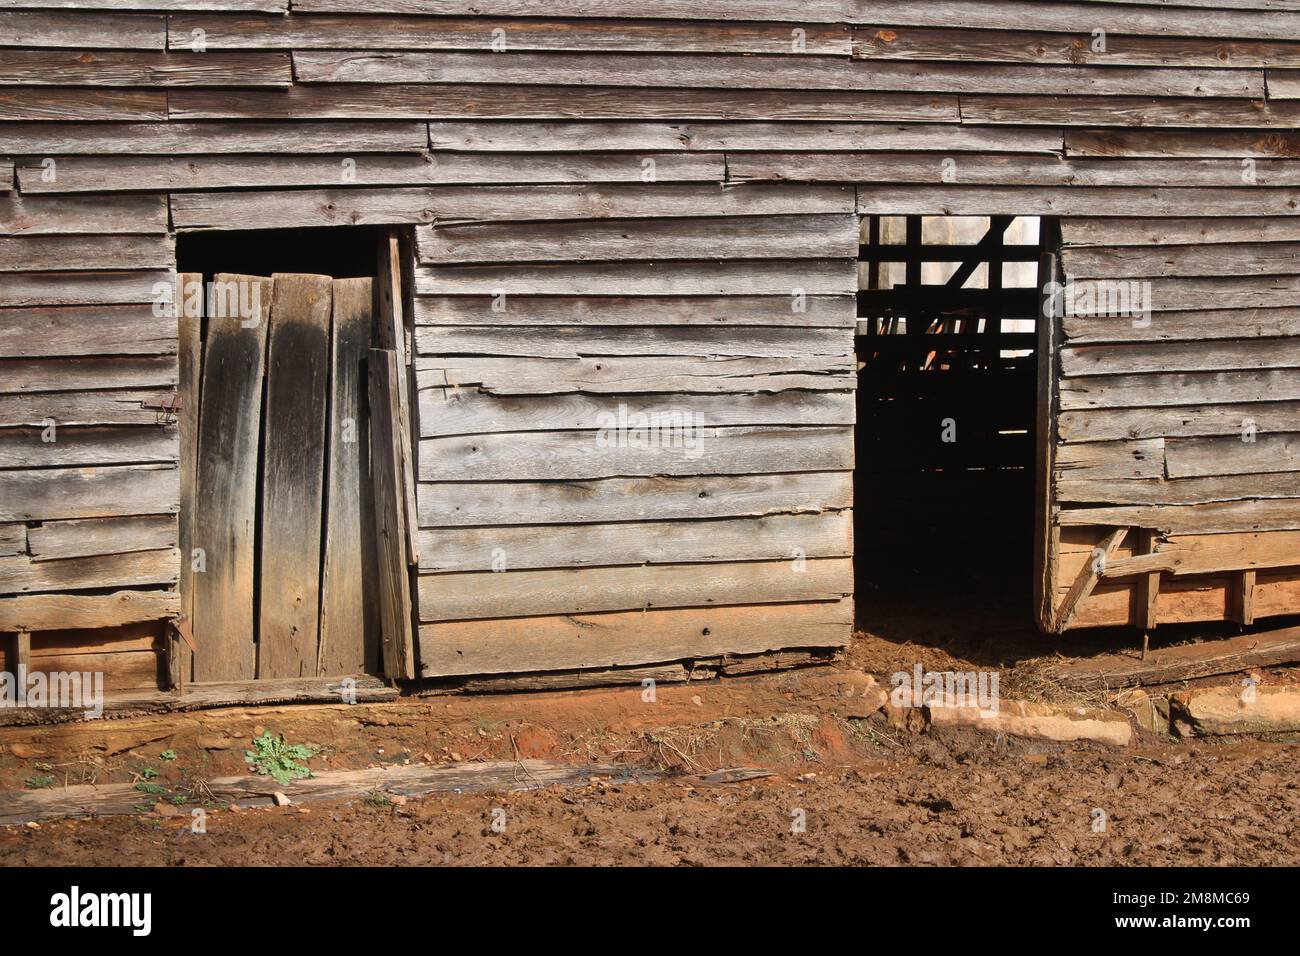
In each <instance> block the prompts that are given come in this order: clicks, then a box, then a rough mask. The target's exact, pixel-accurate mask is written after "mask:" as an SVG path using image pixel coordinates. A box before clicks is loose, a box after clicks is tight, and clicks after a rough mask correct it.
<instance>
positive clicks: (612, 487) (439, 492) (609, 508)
mask: <svg viewBox="0 0 1300 956" xmlns="http://www.w3.org/2000/svg"><path fill="white" fill-rule="evenodd" d="M418 493H419V507H420V515H419V519H420V520H419V524H420V527H422V528H456V527H466V526H472V525H520V524H567V523H575V522H611V521H650V520H695V519H704V518H723V517H747V516H755V517H757V516H761V515H773V514H816V513H819V512H821V511H829V510H842V509H846V508H850V507H852V505H853V473H852V472H851V471H847V470H846V471H838V472H812V473H807V474H776V475H703V476H690V477H675V478H664V477H655V478H609V479H604V480H601V481H582V482H576V481H575V482H551V481H540V482H508V481H496V482H491V483H487V484H484V483H475V482H443V483H438V484H421V485H420V486H419V489H418Z"/></svg>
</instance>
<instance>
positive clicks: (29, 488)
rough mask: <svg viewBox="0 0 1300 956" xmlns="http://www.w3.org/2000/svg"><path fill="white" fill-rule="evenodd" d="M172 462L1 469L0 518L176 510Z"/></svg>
mask: <svg viewBox="0 0 1300 956" xmlns="http://www.w3.org/2000/svg"><path fill="white" fill-rule="evenodd" d="M178 478H179V473H178V471H177V469H176V466H175V465H120V466H112V467H104V468H35V469H31V470H13V471H0V521H46V520H53V519H56V518H96V517H110V516H113V515H142V514H160V513H164V512H167V513H175V512H176V511H177V510H178V509H179V507H180V504H179V501H180V498H179V495H180V492H179V481H178Z"/></svg>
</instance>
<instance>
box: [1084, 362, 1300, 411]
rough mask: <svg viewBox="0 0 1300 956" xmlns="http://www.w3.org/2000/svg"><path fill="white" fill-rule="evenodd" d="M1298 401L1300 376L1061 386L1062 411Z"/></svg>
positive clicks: (1235, 375) (1170, 377)
mask: <svg viewBox="0 0 1300 956" xmlns="http://www.w3.org/2000/svg"><path fill="white" fill-rule="evenodd" d="M1296 399H1300V370H1297V369H1259V370H1251V371H1236V372H1175V373H1170V374H1162V373H1152V374H1144V375H1098V376H1088V377H1082V378H1069V379H1063V380H1062V381H1061V408H1062V409H1067V410H1068V409H1080V408H1126V407H1128V408H1141V407H1144V406H1146V407H1151V406H1167V405H1216V404H1235V403H1239V402H1269V401H1294V400H1296Z"/></svg>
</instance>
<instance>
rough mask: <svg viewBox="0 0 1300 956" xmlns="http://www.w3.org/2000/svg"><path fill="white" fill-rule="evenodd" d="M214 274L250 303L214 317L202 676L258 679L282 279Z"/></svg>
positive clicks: (199, 525)
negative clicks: (273, 322) (269, 356)
mask: <svg viewBox="0 0 1300 956" xmlns="http://www.w3.org/2000/svg"><path fill="white" fill-rule="evenodd" d="M214 281H216V282H218V283H230V282H233V283H237V285H236V286H234V288H237V289H243V290H245V293H246V298H245V299H244V300H243V301H244V303H245V304H246V305H247V306H249V308H247V309H241V310H240V311H242V312H244V313H245V315H244V316H243V317H241V315H239V314H234V315H229V314H227V315H226V316H224V317H218V316H210V317H209V320H208V336H207V343H206V345H205V348H204V355H203V375H202V385H201V387H202V399H201V405H200V412H199V437H198V471H197V479H198V495H197V500H198V501H200V502H202V503H203V506H202V507H201V508H196V520H195V527H194V538H193V547H195V548H201V549H202V550H203V555H204V565H205V567H204V570H203V571H202V572H196V574H195V576H194V617H193V622H194V627H193V631H194V639H195V643H196V644H197V645H198V653H197V654H195V659H194V679H195V680H200V681H214V680H252V679H253V677H254V676H255V674H256V644H255V643H254V634H253V595H254V589H253V571H254V563H255V554H254V550H253V549H254V540H255V538H254V530H255V526H256V521H257V485H258V482H257V478H258V475H257V454H258V445H259V442H260V438H261V433H262V379H263V376H264V373H265V369H266V340H267V326H268V324H269V323H268V320H267V316H268V312H269V309H270V307H271V294H272V288H273V286H272V281H271V280H270V279H268V278H264V277H259V276H239V275H230V274H225V273H222V274H218V275H217V276H216V277H215V280H214ZM254 294H256V296H257V299H256V302H257V305H258V308H257V309H256V310H254V309H253V308H252V305H253V302H254V300H253V295H254Z"/></svg>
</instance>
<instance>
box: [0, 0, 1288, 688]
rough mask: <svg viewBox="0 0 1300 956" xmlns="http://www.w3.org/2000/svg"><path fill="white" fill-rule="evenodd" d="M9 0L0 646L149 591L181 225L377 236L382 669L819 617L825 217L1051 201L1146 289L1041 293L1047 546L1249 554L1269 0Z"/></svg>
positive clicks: (1279, 406) (1273, 305) (123, 609)
mask: <svg viewBox="0 0 1300 956" xmlns="http://www.w3.org/2000/svg"><path fill="white" fill-rule="evenodd" d="M10 6H16V7H21V9H12V10H7V11H6V13H5V14H4V16H3V18H0V561H9V562H10V564H8V565H5V566H4V569H3V571H2V572H0V574H2V575H3V577H0V580H3V581H5V582H6V585H5V586H6V587H7V588H8V589H10V590H9V594H8V596H7V597H6V598H3V599H0V629H2V628H3V622H4V621H19V622H31V621H49V620H51V619H52V615H60V614H62V615H66V619H67V620H68V621H69V622H76V623H77V624H81V625H86V624H87V622H96V621H98V622H102V623H105V626H107V624H108V623H113V624H123V623H130V622H131V621H135V620H141V619H148V616H149V615H155V616H165V614H164V612H166V613H168V614H169V613H174V612H173V611H172V610H171V608H172V607H173V604H171V603H169V601H168V598H166V597H165V596H166V595H172V596H173V597H174V591H172V590H171V588H172V586H173V585H172V582H173V581H174V578H175V570H176V568H177V567H178V566H179V565H178V563H177V562H178V560H179V558H178V556H177V555H176V553H175V550H174V549H175V547H176V542H175V540H174V531H175V517H174V516H175V513H176V511H177V508H178V507H179V505H178V502H179V493H178V474H177V470H176V459H177V456H178V451H177V450H178V440H177V437H176V432H175V428H174V427H172V426H169V425H168V424H167V423H166V422H165V421H160V420H159V418H158V416H157V414H156V410H152V409H150V408H149V407H147V406H149V405H150V404H152V403H154V402H156V401H157V399H158V398H159V397H161V396H165V395H167V394H169V393H170V392H171V391H172V389H173V388H174V387H175V385H176V382H177V374H178V360H177V351H178V346H177V341H176V336H177V323H176V319H175V317H174V316H171V315H169V314H167V313H166V310H165V309H157V308H155V305H156V303H157V300H158V288H159V287H160V286H163V285H166V283H167V281H169V280H170V278H171V276H172V275H173V273H174V269H175V265H176V261H175V246H174V242H175V234H177V233H186V232H197V231H205V230H244V229H280V228H292V227H314V226H340V227H347V226H374V225H401V226H410V227H414V228H413V233H414V239H415V242H414V247H413V256H414V259H415V261H414V263H413V269H414V288H413V290H412V292H413V295H414V302H413V316H412V318H413V326H414V327H413V330H412V336H411V345H412V347H413V352H414V358H413V363H412V364H413V368H412V370H411V372H412V374H411V378H412V381H413V384H414V388H415V403H414V404H415V408H414V418H415V421H414V422H413V424H412V427H413V429H414V430H415V434H414V435H413V438H414V439H415V443H416V444H415V448H416V451H417V458H418V462H417V464H418V472H417V473H418V475H419V479H420V480H419V485H418V488H417V492H416V515H415V520H416V523H417V524H418V539H419V544H420V579H419V588H418V592H419V596H420V604H419V615H418V616H419V618H420V620H421V621H422V622H423V624H422V626H421V628H420V635H419V636H420V647H419V652H420V653H419V657H420V664H421V669H422V672H423V673H424V674H425V675H429V676H438V675H449V674H467V673H505V672H511V671H516V672H517V671H528V670H545V669H550V668H560V669H573V668H580V667H609V666H625V665H634V664H644V663H654V662H663V661H670V660H682V659H688V658H692V657H695V658H698V657H709V656H721V655H725V654H743V653H760V652H762V651H765V650H773V649H779V648H782V647H798V646H808V647H836V646H842V645H843V644H844V643H846V642H847V639H848V635H849V633H850V629H851V626H852V616H853V615H852V600H851V597H850V595H851V593H852V582H851V580H850V578H851V575H849V573H848V568H847V557H848V555H850V554H851V551H852V541H851V540H850V537H849V529H850V527H851V523H852V507H853V494H852V490H853V489H852V472H853V467H854V463H855V462H854V448H853V424H854V419H855V410H854V408H855V396H854V388H855V386H856V376H857V368H856V357H855V355H854V329H855V320H856V304H855V296H854V293H855V292H856V291H857V271H856V265H855V263H854V260H855V258H856V256H857V252H858V242H859V220H858V217H859V216H861V215H888V216H898V215H909V214H915V215H980V216H982V215H995V214H996V215H1009V214H1016V215H1043V216H1056V217H1061V227H1062V237H1063V244H1064V248H1063V250H1062V254H1061V260H1062V265H1063V268H1064V271H1065V273H1066V275H1067V277H1068V278H1069V279H1070V280H1071V281H1073V282H1076V283H1088V282H1096V281H1098V280H1101V281H1105V282H1110V283H1138V285H1136V286H1134V287H1133V288H1136V289H1138V290H1139V293H1140V294H1141V295H1143V296H1148V298H1146V299H1144V300H1143V302H1142V304H1143V305H1144V306H1146V307H1148V308H1144V309H1143V310H1141V311H1142V314H1141V315H1138V316H1132V315H1127V314H1126V315H1121V316H1114V315H1112V316H1105V317H1096V316H1090V315H1083V314H1080V315H1075V314H1067V315H1066V316H1064V317H1063V318H1062V320H1061V323H1060V329H1059V337H1060V342H1059V346H1060V347H1059V351H1058V358H1057V364H1056V366H1055V371H1056V372H1057V374H1058V375H1059V379H1060V380H1059V386H1058V395H1057V396H1056V398H1057V404H1058V405H1059V415H1058V417H1057V419H1056V421H1055V423H1054V425H1055V439H1056V441H1057V447H1056V449H1055V455H1054V467H1053V469H1052V473H1053V479H1054V489H1053V491H1054V496H1055V499H1056V503H1057V504H1058V505H1059V512H1058V513H1057V521H1058V523H1059V525H1060V526H1061V527H1060V533H1061V534H1062V540H1063V541H1065V542H1066V545H1065V546H1066V547H1067V549H1068V547H1074V546H1075V545H1076V544H1078V541H1084V542H1085V543H1086V539H1088V538H1089V536H1092V537H1093V538H1094V539H1095V540H1093V542H1092V543H1093V544H1095V543H1096V541H1099V540H1101V538H1102V537H1103V536H1104V534H1105V533H1106V531H1107V529H1108V528H1110V527H1113V526H1116V525H1120V526H1122V525H1129V526H1133V527H1139V528H1147V529H1152V530H1155V531H1160V532H1163V531H1170V532H1174V531H1176V532H1177V533H1178V534H1181V535H1184V536H1186V535H1191V536H1198V535H1208V536H1211V537H1214V536H1224V535H1227V536H1233V535H1236V534H1243V535H1256V536H1265V537H1242V538H1239V539H1238V538H1235V537H1234V538H1233V540H1234V542H1236V543H1235V544H1234V545H1233V546H1232V547H1228V546H1226V545H1224V546H1209V545H1207V544H1206V543H1205V542H1203V541H1202V540H1201V539H1200V538H1199V537H1198V538H1196V539H1195V541H1192V542H1191V543H1186V542H1184V543H1178V542H1176V541H1175V540H1174V539H1170V541H1168V542H1165V543H1164V544H1163V545H1162V546H1161V547H1162V548H1163V550H1161V548H1157V549H1156V552H1158V553H1159V556H1158V557H1153V556H1134V555H1126V556H1125V558H1124V560H1129V559H1130V558H1132V559H1136V558H1137V557H1144V558H1145V560H1148V561H1165V562H1174V561H1177V562H1179V563H1177V564H1176V566H1175V567H1173V568H1171V569H1170V571H1169V572H1168V573H1170V574H1172V575H1175V576H1179V575H1181V576H1182V577H1186V578H1188V579H1189V580H1190V579H1194V578H1195V575H1196V574H1219V573H1233V572H1235V571H1236V570H1239V569H1241V568H1244V567H1247V566H1252V567H1253V566H1254V565H1250V564H1249V563H1248V560H1249V559H1248V558H1243V557H1242V555H1250V554H1252V553H1256V552H1257V553H1258V554H1260V555H1269V556H1272V557H1268V558H1267V562H1272V563H1271V564H1270V563H1265V564H1260V565H1259V567H1261V568H1265V567H1268V568H1278V567H1280V565H1278V564H1277V563H1276V562H1277V560H1278V559H1277V557H1276V556H1277V555H1278V554H1281V553H1284V552H1285V549H1286V547H1287V545H1288V543H1294V542H1293V537H1291V538H1278V537H1271V538H1270V537H1266V536H1267V535H1276V534H1290V533H1291V531H1292V530H1294V529H1296V528H1297V527H1300V507H1297V505H1300V463H1298V462H1297V459H1296V442H1295V436H1296V435H1300V348H1298V346H1297V342H1300V267H1298V266H1300V261H1298V256H1300V134H1298V133H1297V132H1296V128H1297V126H1300V123H1298V122H1297V121H1298V120H1300V79H1298V77H1300V8H1297V6H1296V5H1295V4H1293V3H1290V2H1286V0H1254V2H1251V3H1228V2H1217V0H1182V2H1177V3H1160V4H1154V3H1132V2H1126V0H1111V2H1106V0H1098V2H1079V0H1053V2H1050V3H1047V2H1032V0H937V2H936V0H924V2H922V0H886V2H879V3H871V4H864V3H861V2H860V0H811V2H808V3H804V4H798V5H796V4H792V3H789V2H787V0H732V2H725V3H724V2H721V0H704V2H693V3H687V2H685V0H646V2H643V3H638V4H636V5H635V9H633V8H631V7H627V6H626V5H624V6H619V5H610V4H603V3H593V2H591V0H550V2H547V3H545V4H541V3H538V2H537V0H474V2H468V0H294V2H293V3H292V4H290V3H288V2H286V0H215V2H211V0H205V2H202V3H200V2H193V3H191V2H186V0H176V2H171V0H166V2H158V3H152V4H151V3H144V2H141V3H127V2H117V0H114V2H105V3H102V4H95V3H90V2H87V3H84V4H78V3H76V2H75V0H67V2H66V3H64V2H62V0H60V2H58V3H54V2H51V3H48V4H47V3H44V2H37V0H33V2H31V3H27V4H11V5H10ZM1093 31H1104V33H1105V43H1104V48H1103V47H1102V46H1101V45H1099V44H1098V43H1097V42H1096V41H1095V39H1094V34H1093ZM51 422H52V423H53V425H54V428H55V429H56V432H57V434H58V435H59V440H58V441H56V442H44V441H41V437H42V433H43V431H44V430H45V429H46V428H47V427H49V424H50V423H51ZM27 522H33V523H36V522H39V524H33V526H32V527H30V528H29V527H27ZM1071 536H1075V537H1071ZM1079 536H1081V537H1079ZM1076 537H1077V538H1078V541H1076ZM1210 544H1213V542H1211V543H1210ZM1175 545H1176V546H1175ZM1080 547H1082V545H1080ZM1088 550H1089V549H1088V548H1084V551H1085V552H1086V551H1088ZM1189 555H1190V556H1189ZM1071 560H1073V558H1071ZM1261 560H1264V559H1261ZM115 562H116V565H115ZM1297 563H1300V561H1298V562H1297ZM38 566H45V567H38ZM115 566H116V567H119V568H120V570H119V571H117V572H114V570H113V568H114V567H115ZM796 567H802V568H803V569H804V570H802V571H800V570H796ZM1073 567H1074V565H1072V564H1070V563H1069V562H1064V563H1063V564H1062V565H1061V568H1060V569H1058V571H1059V575H1060V577H1059V578H1058V580H1056V581H1055V582H1054V584H1053V586H1054V587H1056V588H1057V589H1058V590H1059V589H1061V588H1062V587H1064V588H1065V589H1066V590H1068V588H1069V585H1070V584H1071V583H1072V577H1071V574H1072V571H1071V569H1072V568H1073ZM1193 569H1195V570H1193ZM1278 573H1279V574H1281V572H1278ZM489 574H494V575H495V576H494V577H492V578H488V577H487V575H489ZM42 575H44V576H42ZM1067 578H1068V580H1067ZM146 579H148V580H146ZM1216 580H1217V579H1216ZM90 582H93V583H90ZM1215 586H1216V587H1217V586H1218V585H1215ZM1131 587H1133V585H1132V581H1131V578H1117V579H1115V580H1109V581H1106V582H1103V586H1102V587H1101V588H1099V589H1098V593H1097V595H1096V596H1095V597H1094V598H1090V599H1089V600H1088V601H1086V602H1085V606H1084V608H1082V609H1081V611H1080V614H1079V617H1078V622H1079V623H1082V624H1089V623H1116V622H1117V621H1118V622H1120V623H1122V621H1119V618H1118V615H1120V614H1127V613H1128V610H1127V609H1128V608H1129V606H1130V604H1132V603H1136V602H1133V601H1131V600H1130V598H1131V594H1130V593H1129V591H1128V590H1127V589H1129V588H1131ZM1224 587H1226V585H1224ZM1268 587H1269V588H1273V590H1267V589H1266V590H1264V591H1261V594H1262V595H1265V598H1262V600H1265V604H1266V605H1267V601H1270V600H1271V601H1274V604H1273V605H1267V606H1282V607H1283V608H1284V609H1285V601H1286V598H1285V595H1286V594H1290V593H1293V592H1292V591H1288V590H1287V589H1286V587H1274V585H1273V584H1269V585H1268ZM1224 593H1225V594H1226V591H1225V592H1224ZM1275 594H1282V595H1284V597H1282V598H1268V597H1266V596H1267V595H1275ZM1179 600H1183V603H1184V605H1186V606H1187V607H1193V605H1194V606H1195V607H1196V608H1199V609H1200V610H1197V611H1188V612H1187V613H1204V612H1205V607H1206V606H1207V602H1206V601H1202V603H1201V604H1199V605H1196V604H1195V602H1194V601H1193V599H1191V598H1187V599H1179ZM1189 601H1191V602H1192V603H1190V604H1189V603H1188V602H1189ZM20 602H21V603H20ZM1212 603H1213V601H1212V600H1210V601H1209V602H1208V604H1212ZM1170 606H1171V607H1172V606H1173V605H1170ZM1178 606H1183V605H1178ZM1121 608H1122V610H1121ZM1297 609H1300V608H1297V607H1295V606H1292V607H1291V608H1290V610H1293V611H1294V610H1297ZM141 616H143V618H142V617H141ZM1123 620H1128V619H1127V618H1124V619H1123ZM68 626H73V624H71V623H70V624H69V625H68Z"/></svg>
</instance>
